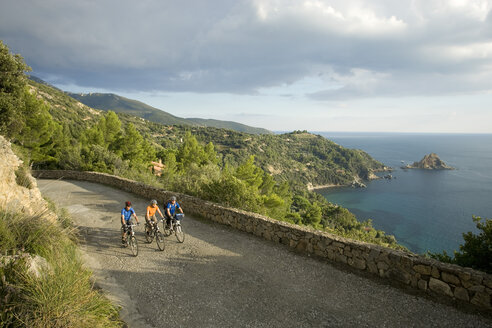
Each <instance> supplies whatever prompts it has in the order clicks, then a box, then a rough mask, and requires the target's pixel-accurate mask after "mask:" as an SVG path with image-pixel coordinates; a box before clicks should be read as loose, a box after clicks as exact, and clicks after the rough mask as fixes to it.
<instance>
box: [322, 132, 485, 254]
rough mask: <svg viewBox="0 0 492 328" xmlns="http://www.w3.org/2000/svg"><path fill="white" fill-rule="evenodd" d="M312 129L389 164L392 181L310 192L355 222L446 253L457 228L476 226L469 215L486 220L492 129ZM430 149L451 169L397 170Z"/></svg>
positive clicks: (459, 233) (459, 236)
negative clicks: (488, 131) (475, 131)
mask: <svg viewBox="0 0 492 328" xmlns="http://www.w3.org/2000/svg"><path fill="white" fill-rule="evenodd" d="M313 133H316V134H319V135H322V136H323V137H325V138H327V139H329V140H332V141H334V142H336V143H337V144H339V145H341V146H343V147H347V148H355V149H362V150H364V151H365V152H367V153H368V154H369V155H371V156H372V157H373V158H374V159H376V160H378V161H380V162H382V163H384V164H385V165H386V166H390V167H392V168H394V171H393V172H392V173H391V174H392V175H393V177H394V178H393V179H391V180H388V179H380V180H374V181H371V182H368V183H367V188H361V189H357V188H351V187H336V188H327V189H319V190H317V192H319V193H320V194H322V195H323V196H324V197H325V198H326V199H328V200H329V201H330V202H332V203H336V204H339V205H342V206H343V207H346V208H348V209H349V210H350V211H351V212H352V213H354V214H355V215H356V216H357V218H358V219H359V220H366V219H371V220H372V222H373V226H374V227H375V228H376V229H380V230H384V231H385V232H386V233H388V234H392V235H394V236H395V237H396V239H397V241H398V242H399V243H400V244H402V245H404V246H406V247H407V248H409V249H410V250H411V251H413V252H416V253H419V254H423V253H425V252H426V251H428V250H429V251H431V252H442V251H443V250H445V251H447V252H448V253H451V254H452V252H453V251H454V250H458V249H459V245H460V244H463V233H466V232H468V231H472V232H473V233H477V232H478V229H477V228H476V224H475V223H474V222H473V220H472V217H473V216H474V215H475V216H481V217H482V218H492V134H481V135H479V134H410V133H349V132H343V133H342V132H313ZM432 152H433V153H436V154H437V155H438V156H439V158H441V160H443V161H444V162H445V163H446V164H448V165H450V166H452V167H454V168H456V169H455V170H439V171H432V170H414V169H413V170H408V169H407V170H404V169H401V166H403V165H405V164H411V163H413V162H415V161H420V160H421V159H422V158H423V157H424V155H426V154H430V153H432ZM385 174H386V173H385Z"/></svg>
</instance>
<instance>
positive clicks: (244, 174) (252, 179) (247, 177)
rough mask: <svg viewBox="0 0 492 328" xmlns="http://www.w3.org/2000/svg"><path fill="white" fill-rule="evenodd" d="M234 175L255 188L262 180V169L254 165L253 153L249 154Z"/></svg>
mask: <svg viewBox="0 0 492 328" xmlns="http://www.w3.org/2000/svg"><path fill="white" fill-rule="evenodd" d="M234 175H235V176H236V178H238V179H240V180H243V181H244V182H246V184H247V185H248V186H250V187H253V188H255V189H256V190H258V188H259V187H260V186H261V184H262V182H263V170H262V169H261V168H259V167H257V166H256V165H255V156H254V155H251V156H250V157H249V158H248V160H247V161H246V162H244V163H243V164H242V165H240V166H239V167H238V168H237V169H236V172H235V173H234Z"/></svg>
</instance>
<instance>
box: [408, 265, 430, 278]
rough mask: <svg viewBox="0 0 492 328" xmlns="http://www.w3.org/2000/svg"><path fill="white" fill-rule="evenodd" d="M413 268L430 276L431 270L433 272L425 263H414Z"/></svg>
mask: <svg viewBox="0 0 492 328" xmlns="http://www.w3.org/2000/svg"><path fill="white" fill-rule="evenodd" d="M413 269H414V270H415V272H418V273H420V274H425V275H427V276H430V275H431V272H432V269H431V267H430V266H428V265H423V264H418V265H414V266H413Z"/></svg>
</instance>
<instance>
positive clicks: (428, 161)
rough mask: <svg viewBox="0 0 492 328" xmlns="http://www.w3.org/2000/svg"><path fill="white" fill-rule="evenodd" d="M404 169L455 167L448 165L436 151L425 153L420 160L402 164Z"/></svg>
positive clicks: (450, 168) (443, 168)
mask: <svg viewBox="0 0 492 328" xmlns="http://www.w3.org/2000/svg"><path fill="white" fill-rule="evenodd" d="M402 169H424V170H454V168H453V167H451V166H448V165H446V163H444V162H443V161H442V160H441V159H440V158H439V156H437V154H435V153H430V154H429V155H425V156H424V158H422V160H421V161H420V162H414V163H413V164H408V165H405V166H402Z"/></svg>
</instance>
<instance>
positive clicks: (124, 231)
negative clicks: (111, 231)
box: [121, 225, 126, 244]
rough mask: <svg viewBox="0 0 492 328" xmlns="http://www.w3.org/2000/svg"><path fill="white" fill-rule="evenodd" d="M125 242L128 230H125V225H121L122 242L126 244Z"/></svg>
mask: <svg viewBox="0 0 492 328" xmlns="http://www.w3.org/2000/svg"><path fill="white" fill-rule="evenodd" d="M125 242H126V230H125V226H124V225H121V243H122V244H125Z"/></svg>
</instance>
